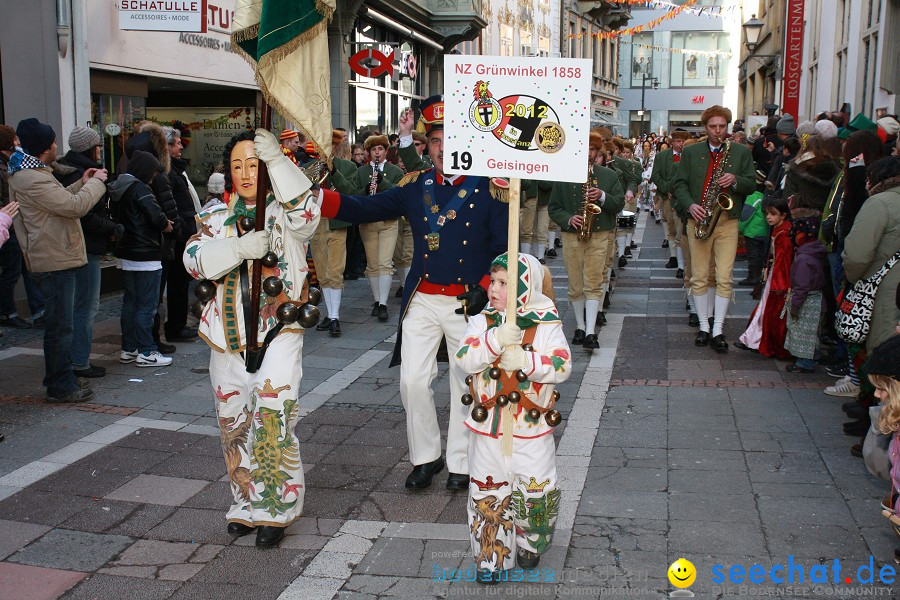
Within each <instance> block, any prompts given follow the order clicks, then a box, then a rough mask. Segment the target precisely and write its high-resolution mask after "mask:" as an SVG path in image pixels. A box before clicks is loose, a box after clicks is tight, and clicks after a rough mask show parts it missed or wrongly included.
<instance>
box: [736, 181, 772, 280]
mask: <svg viewBox="0 0 900 600" xmlns="http://www.w3.org/2000/svg"><path fill="white" fill-rule="evenodd" d="M738 231H739V232H740V234H741V235H742V236H744V241H745V242H746V244H747V278H746V279H744V280H742V281H739V282H738V285H740V286H748V287H755V286H756V285H757V284H758V283H759V281H760V277H761V276H762V272H763V267H765V265H766V242H768V241H769V225H768V223H766V215H765V212H764V211H763V193H762V192H754V193H753V194H751V195H749V196H747V199H746V200H745V201H744V209H743V212H742V213H741V221H740V223H739V224H738Z"/></svg>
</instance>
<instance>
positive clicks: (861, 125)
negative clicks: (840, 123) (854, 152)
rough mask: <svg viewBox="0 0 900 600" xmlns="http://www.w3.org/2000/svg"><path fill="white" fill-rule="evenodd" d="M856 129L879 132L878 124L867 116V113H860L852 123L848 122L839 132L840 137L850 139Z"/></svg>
mask: <svg viewBox="0 0 900 600" xmlns="http://www.w3.org/2000/svg"><path fill="white" fill-rule="evenodd" d="M855 131H871V132H872V133H875V134H877V133H878V125H877V124H876V123H875V121H873V120H872V119H870V118H869V117H867V116H866V115H864V114H862V113H859V114H858V115H856V116H855V117H853V120H852V121H850V123H848V124H847V126H846V127H844V128H843V129H841V130H840V132H838V137H839V138H840V139H842V140H846V139H848V138H849V137H850V136H851V135H852V134H853V132H855Z"/></svg>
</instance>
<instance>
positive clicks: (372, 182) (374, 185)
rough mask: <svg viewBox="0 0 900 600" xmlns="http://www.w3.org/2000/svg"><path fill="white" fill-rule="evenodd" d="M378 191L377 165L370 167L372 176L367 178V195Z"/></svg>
mask: <svg viewBox="0 0 900 600" xmlns="http://www.w3.org/2000/svg"><path fill="white" fill-rule="evenodd" d="M377 192H378V165H375V166H374V167H372V177H371V178H370V179H369V195H370V196H373V195H375V194H376V193H377Z"/></svg>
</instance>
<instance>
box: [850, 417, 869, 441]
mask: <svg viewBox="0 0 900 600" xmlns="http://www.w3.org/2000/svg"><path fill="white" fill-rule="evenodd" d="M870 425H871V422H870V421H869V420H868V419H859V420H858V421H851V422H849V423H844V435H849V436H853V437H862V436H864V435H866V433H867V432H868V431H869V426H870Z"/></svg>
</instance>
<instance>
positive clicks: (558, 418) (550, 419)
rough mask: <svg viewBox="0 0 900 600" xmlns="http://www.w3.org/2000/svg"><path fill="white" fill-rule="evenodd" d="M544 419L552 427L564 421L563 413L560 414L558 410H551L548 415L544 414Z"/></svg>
mask: <svg viewBox="0 0 900 600" xmlns="http://www.w3.org/2000/svg"><path fill="white" fill-rule="evenodd" d="M544 419H546V421H547V425H549V426H550V427H556V426H557V425H559V424H560V423H561V422H562V415H561V414H559V411H558V410H551V411H550V412H548V413H547V414H546V415H544Z"/></svg>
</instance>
